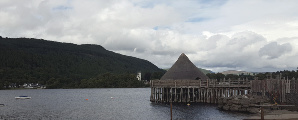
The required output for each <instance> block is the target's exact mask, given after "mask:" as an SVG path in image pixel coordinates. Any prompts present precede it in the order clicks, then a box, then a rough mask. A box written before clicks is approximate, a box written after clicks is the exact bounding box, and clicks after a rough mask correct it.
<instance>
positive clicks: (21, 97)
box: [15, 96, 31, 99]
mask: <svg viewBox="0 0 298 120" xmlns="http://www.w3.org/2000/svg"><path fill="white" fill-rule="evenodd" d="M15 98H16V99H31V97H28V96H19V97H15Z"/></svg>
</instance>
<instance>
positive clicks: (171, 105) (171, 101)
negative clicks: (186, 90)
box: [170, 101, 173, 120]
mask: <svg viewBox="0 0 298 120" xmlns="http://www.w3.org/2000/svg"><path fill="white" fill-rule="evenodd" d="M170 104H171V105H170V106H171V120H173V114H172V101H171V102H170Z"/></svg>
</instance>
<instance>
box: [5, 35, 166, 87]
mask: <svg viewBox="0 0 298 120" xmlns="http://www.w3.org/2000/svg"><path fill="white" fill-rule="evenodd" d="M0 56H1V57H0V79H1V80H0V87H1V84H2V86H3V85H7V84H11V83H17V84H23V83H28V82H31V83H40V84H47V85H50V84H54V83H55V82H56V83H57V82H58V85H59V86H60V87H65V86H67V87H80V82H81V80H83V79H85V80H86V79H87V80H88V79H90V78H94V77H96V76H99V75H102V74H105V73H112V74H114V75H116V74H135V75H136V73H137V72H138V71H141V72H142V75H144V74H147V75H148V74H149V75H155V76H150V77H151V78H152V79H154V78H158V77H161V76H162V74H163V73H164V70H161V69H159V68H158V67H157V66H155V65H154V64H152V63H151V62H149V61H147V60H143V59H139V58H135V57H130V56H125V55H121V54H118V53H114V52H112V51H108V50H106V49H105V48H103V47H102V46H100V45H91V44H86V45H76V44H71V43H60V42H54V41H47V40H42V39H33V38H30V39H29V38H2V37H0ZM87 87H88V86H87ZM56 88H57V87H56Z"/></svg>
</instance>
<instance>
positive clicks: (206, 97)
mask: <svg viewBox="0 0 298 120" xmlns="http://www.w3.org/2000/svg"><path fill="white" fill-rule="evenodd" d="M150 85H151V95H150V101H151V102H158V103H168V102H187V103H190V102H203V103H217V101H218V98H221V97H229V96H233V95H244V94H249V92H250V88H251V84H250V81H248V80H246V79H244V80H240V79H238V80H234V81H232V80H227V81H223V82H217V80H212V79H206V80H151V81H150Z"/></svg>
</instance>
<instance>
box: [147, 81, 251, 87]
mask: <svg viewBox="0 0 298 120" xmlns="http://www.w3.org/2000/svg"><path fill="white" fill-rule="evenodd" d="M150 85H151V87H197V88H208V87H231V88H232V87H251V82H250V81H249V80H247V79H243V80H240V79H238V80H231V79H228V80H223V81H220V82H218V81H217V80H216V79H207V80H183V79H181V80H151V81H150Z"/></svg>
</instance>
